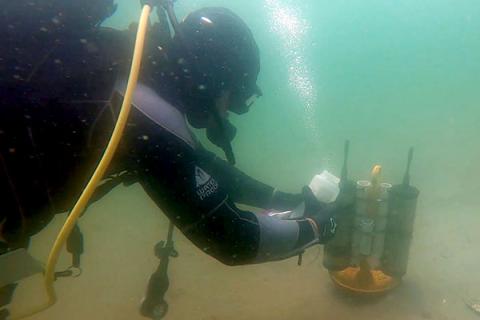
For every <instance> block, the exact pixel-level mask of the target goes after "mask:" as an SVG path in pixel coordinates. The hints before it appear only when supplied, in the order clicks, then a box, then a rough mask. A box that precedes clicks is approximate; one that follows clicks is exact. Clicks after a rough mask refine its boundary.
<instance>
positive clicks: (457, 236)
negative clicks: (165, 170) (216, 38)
mask: <svg viewBox="0 0 480 320" xmlns="http://www.w3.org/2000/svg"><path fill="white" fill-rule="evenodd" d="M117 2H118V3H119V10H118V12H117V13H116V14H115V16H113V17H112V18H111V19H109V20H108V21H107V22H106V25H110V26H114V27H118V28H124V27H126V26H128V24H129V23H131V22H133V21H136V20H137V19H138V16H139V13H140V8H139V6H138V4H137V2H136V1H131V0H122V1H117ZM203 6H225V7H228V8H231V9H232V10H234V11H235V12H236V13H237V14H239V15H240V16H241V17H242V18H243V19H244V20H245V21H246V22H247V24H248V25H249V26H250V27H251V29H252V31H253V33H254V36H255V38H256V40H257V41H258V45H259V47H260V51H261V59H262V68H261V73H260V78H259V85H260V86H261V87H262V89H263V91H264V96H263V97H262V98H261V99H260V100H259V101H258V102H257V103H256V105H255V106H254V108H253V109H252V110H251V112H250V113H248V114H246V115H244V116H241V117H239V116H234V115H232V116H231V119H232V121H233V122H234V123H235V125H236V126H237V127H238V136H237V138H236V140H235V141H234V144H233V146H234V149H235V153H236V156H237V160H238V166H239V167H240V168H241V169H243V170H244V171H246V172H247V173H249V174H250V175H252V176H254V177H256V178H258V179H260V180H262V181H265V182H267V183H269V184H272V185H274V186H276V187H279V188H281V189H284V190H287V191H298V190H300V188H301V187H302V186H303V185H305V184H307V183H308V182H309V180H310V178H311V177H312V176H313V175H314V174H315V173H318V172H319V171H321V170H322V169H328V170H331V171H333V172H334V173H336V174H339V173H340V164H341V162H342V148H343V142H344V140H345V139H350V141H351V159H350V173H351V175H352V177H354V178H358V179H359V178H368V174H369V171H370V169H371V167H372V165H373V164H376V163H378V164H381V165H382V166H383V168H384V179H385V180H387V181H390V182H393V183H398V182H400V180H401V178H402V175H403V170H404V168H405V163H406V157H407V151H408V148H409V147H410V146H413V147H414V148H415V156H414V162H413V165H412V172H411V181H412V183H413V184H414V185H416V186H417V187H418V188H419V189H420V191H421V198H420V202H419V210H418V217H417V222H416V226H415V241H414V243H413V247H412V257H411V261H410V266H409V273H408V274H407V276H406V280H405V284H404V285H403V287H401V288H400V289H398V291H397V292H396V293H393V294H392V295H391V296H389V297H388V298H386V299H385V300H381V301H380V302H378V301H377V302H375V303H373V304H367V303H366V304H363V303H356V302H352V301H351V300H350V299H347V298H344V297H343V296H338V294H337V293H335V292H334V290H332V288H331V284H330V282H329V279H328V277H327V276H326V272H325V270H324V269H322V267H321V264H320V263H319V262H318V261H317V262H315V263H313V262H312V264H309V265H307V266H306V267H304V269H303V271H302V270H300V271H299V269H298V268H297V267H296V266H295V263H294V262H292V261H288V262H283V263H274V264H268V265H264V266H251V267H241V268H233V269H232V268H227V267H223V266H220V265H218V264H216V263H214V262H211V261H210V260H211V259H210V258H208V257H204V256H202V253H200V252H197V251H195V249H192V248H191V246H189V244H188V242H187V241H186V240H185V239H183V238H179V239H180V240H179V245H180V247H181V248H183V250H184V253H185V252H186V254H184V255H183V256H182V257H181V258H180V259H179V262H177V263H176V264H174V265H173V267H174V270H173V271H172V274H173V276H172V277H173V279H172V283H173V284H172V289H171V290H172V291H171V296H169V300H170V302H171V304H172V305H171V308H172V311H171V317H169V318H168V319H208V320H213V319H320V318H321V319H333V318H336V319H467V320H468V319H478V316H476V315H475V314H474V313H473V312H470V311H469V310H467V309H466V307H465V305H464V304H463V300H464V299H465V298H466V297H476V298H480V289H479V288H480V273H479V271H478V270H479V269H480V268H479V266H480V254H479V250H478V243H479V241H480V236H479V232H478V228H479V224H480V219H479V208H480V199H479V196H478V195H479V192H480V183H479V181H480V169H479V166H480V144H479V142H478V139H479V137H480V2H479V1H477V0H455V1H453V0H450V1H447V0H423V1H419V0H408V1H406V0H404V1H389V0H383V1H380V0H376V1H375V0H350V1H344V0H336V1H331V0H330V1H324V0H305V1H293V0H291V1H286V0H259V1H255V0H248V1H245V0H243V1H241V0H235V1H233V0H229V1H226V0H225V1H193V0H179V1H178V5H177V9H178V10H177V13H178V15H179V16H180V17H181V16H184V15H185V14H186V13H187V12H188V11H190V10H193V9H196V8H200V7H203ZM133 191H134V192H132V191H130V192H127V191H125V190H123V189H122V190H116V191H115V192H114V194H113V195H112V196H110V197H109V198H107V199H106V200H104V201H103V202H102V204H99V206H100V208H102V209H106V210H100V209H98V208H97V210H98V211H99V213H98V214H99V215H100V218H93V217H92V218H89V217H87V218H85V219H86V222H85V224H86V225H87V226H90V228H91V229H89V230H90V233H92V236H93V238H94V239H95V235H97V236H98V237H99V238H100V239H97V240H99V241H100V242H98V243H99V245H98V247H96V250H101V248H104V247H102V243H103V245H105V244H104V242H101V241H102V239H103V241H112V243H114V244H118V245H121V246H124V245H125V243H123V242H121V240H117V241H118V242H115V241H113V240H110V239H121V237H122V236H124V235H125V234H127V235H130V236H132V235H135V236H133V240H132V241H133V243H135V245H133V244H132V246H131V247H129V248H130V249H129V248H127V249H125V255H127V257H124V258H122V259H120V258H118V257H117V256H118V255H119V253H115V254H112V255H111V256H108V255H109V254H106V255H107V259H106V261H107V262H104V263H107V264H108V263H110V262H111V263H114V261H117V260H116V259H117V258H118V261H119V262H118V263H122V266H123V267H124V269H125V270H124V271H125V273H122V270H119V271H116V272H118V273H119V275H118V277H123V278H122V279H124V281H126V285H125V286H127V287H128V286H130V287H131V288H130V289H131V290H130V291H127V290H125V292H124V293H119V296H121V297H122V298H127V299H131V300H127V301H126V302H125V301H117V300H115V299H113V298H112V299H111V300H107V301H106V302H105V300H101V301H103V302H102V303H99V304H95V302H94V301H95V299H93V298H92V299H93V300H92V301H90V300H89V302H88V304H87V305H92V306H93V307H92V308H94V309H95V310H97V311H96V312H98V313H95V314H97V315H98V314H102V316H101V317H100V318H98V319H137V318H138V319H140V318H139V316H138V313H137V312H136V309H135V306H136V304H137V300H136V299H137V297H139V296H141V294H142V291H143V288H144V286H145V282H146V277H147V275H148V274H149V272H151V270H152V268H153V267H154V266H155V260H154V259H153V258H152V257H151V252H150V251H149V250H150V248H151V246H152V245H153V243H154V241H156V240H155V239H158V238H159V236H160V237H161V235H162V233H161V232H158V231H156V230H158V229H161V231H162V232H163V231H164V230H165V223H166V221H165V220H161V221H160V222H158V219H159V218H158V209H156V208H155V207H154V206H153V205H152V203H151V202H150V200H148V199H147V198H146V196H145V195H144V194H143V193H142V191H141V190H139V189H138V188H135V189H134V190H133ZM125 197H126V199H128V201H129V202H128V203H127V202H125V201H127V200H124V202H125V203H124V202H122V199H124V198H125ZM132 202H134V203H136V206H135V208H132V207H131V206H132V204H131V203H132ZM118 203H121V204H122V203H123V204H124V205H126V208H125V209H120V211H119V212H118V211H115V210H119V209H118ZM139 207H140V208H143V210H144V211H145V212H148V213H149V214H151V215H146V216H145V217H144V219H145V220H144V221H142V222H133V223H132V221H138V220H135V219H133V218H132V219H131V220H130V219H129V218H124V216H127V214H128V213H127V211H128V210H127V209H132V210H135V211H141V210H140V209H139ZM114 208H117V209H114ZM95 210H96V209H95V208H93V211H95ZM109 210H110V212H109ZM100 211H101V212H100ZM113 211H115V214H117V217H119V218H118V219H120V220H119V221H123V220H122V219H125V223H132V225H130V226H129V227H128V228H126V227H125V228H126V229H124V230H123V229H122V230H123V231H122V232H124V233H123V235H120V234H117V233H114V231H112V230H114V229H113V227H112V229H108V228H107V227H100V226H103V224H102V223H107V224H108V223H109V222H108V221H110V220H111V218H112V217H111V216H110V217H108V218H107V215H108V214H110V213H112V212H113ZM101 214H104V215H105V219H104V220H102V219H103V218H102V216H101ZM156 214H157V215H156ZM97 217H98V216H97ZM88 219H100V220H99V221H100V222H98V221H97V222H95V220H88ZM109 219H110V220H109ZM136 219H138V217H137V218H136ZM160 219H164V218H163V217H161V218H160ZM148 221H156V222H155V223H154V222H152V223H153V226H155V230H154V229H153V228H152V224H149V223H148ZM156 223H158V224H160V227H158V228H157V224H156ZM116 224H117V225H116V226H117V227H120V228H121V226H123V225H121V224H120V223H119V222H118V221H117V222H116ZM102 228H105V229H102ZM87 230H88V228H87ZM146 230H148V231H146ZM87 232H88V231H87ZM109 232H110V233H109ZM142 233H143V234H144V235H147V234H148V235H149V241H147V240H146V239H145V238H143V237H141V236H140V235H142ZM104 234H109V235H110V236H109V237H106V238H105V239H104V238H102V236H103V235H104ZM139 234H140V235H139ZM179 237H180V236H179ZM106 239H108V240H106ZM93 242H94V241H93V240H92V243H93ZM129 244H130V242H129ZM112 245H113V244H112ZM133 248H135V250H134V249H133ZM104 250H105V251H104V252H106V249H105V248H104ZM129 250H130V251H129ZM138 250H141V253H142V254H139V253H138ZM311 251H313V252H310V253H309V256H307V260H308V259H309V260H308V261H310V260H311V261H315V260H314V258H315V254H316V250H311ZM92 254H93V253H92ZM134 254H136V255H134ZM128 255H131V257H135V258H131V259H129V258H128ZM102 259H105V257H103V258H102ZM142 259H143V260H142ZM145 259H147V260H148V261H147V262H145V261H144V260H145ZM182 259H183V260H182ZM133 260H135V261H142V262H137V265H131V262H132V261H133ZM181 261H183V262H181ZM95 263H96V262H92V265H95ZM138 263H139V264H140V265H141V266H138ZM105 268H107V267H105ZM175 268H176V269H175ZM107 269H108V268H107ZM138 270H141V271H142V272H143V273H141V274H140V273H139V271H138ZM178 270H181V271H178ZM127 271H128V272H130V273H128V272H127ZM92 272H93V271H92ZM97 272H99V274H102V272H104V273H105V274H107V273H108V270H106V271H105V270H103V269H99V271H97ZM131 274H134V275H135V276H130V275H131ZM110 276H111V277H112V278H113V279H110V278H108V279H110V280H109V281H108V282H106V283H105V282H104V283H102V282H99V284H98V288H97V289H96V290H104V291H102V294H103V295H107V296H108V295H111V294H112V292H110V291H108V290H107V289H105V286H107V287H108V286H115V285H114V283H115V280H114V278H115V277H116V276H113V275H110ZM86 277H87V278H86V279H89V280H88V281H90V282H88V281H87V280H85V278H84V280H83V281H87V283H84V284H83V285H82V288H84V289H85V290H87V289H88V288H91V286H93V287H94V288H96V287H95V285H94V284H93V283H92V282H95V281H96V280H94V279H96V276H93V275H91V276H90V278H89V275H88V273H87V275H86ZM133 279H135V281H133ZM139 282H140V283H139ZM219 282H223V286H222V285H221V284H219ZM262 284H263V285H262ZM65 286H66V285H65ZM72 286H75V285H74V284H72ZM252 287H253V288H254V290H252ZM100 288H103V289H100ZM132 288H134V289H132ZM212 288H214V289H212ZM326 288H327V289H326ZM71 290H74V289H71ZM115 290H120V291H121V290H122V289H121V288H117V289H113V290H112V291H115ZM132 290H134V291H132ZM253 291H255V292H253ZM121 292H123V291H121ZM100 296H102V295H99V297H97V299H102V298H100ZM75 297H77V298H75ZM70 299H71V300H68V298H64V299H63V300H64V302H63V303H64V307H63V308H64V309H61V310H63V311H64V310H65V309H68V308H69V307H71V308H75V307H73V306H72V305H70V304H68V303H67V304H66V305H65V300H68V301H72V300H75V299H78V296H75V295H73V294H72V296H71V297H70ZM84 299H87V300H88V297H85V298H84ZM120 304H121V305H125V308H127V309H125V310H127V311H119V310H124V309H122V308H123V307H122V306H119V305H120ZM127 306H133V307H127ZM70 310H71V309H70ZM75 310H76V309H75ZM100 310H101V311H100ZM63 311H59V310H57V311H56V312H58V314H63V313H62V312H63ZM65 312H66V311H65ZM78 312H79V315H78V317H77V318H75V317H74V318H75V319H82V318H85V319H86V317H87V316H86V315H85V316H81V314H82V311H81V310H80V309H79V310H78ZM85 312H86V311H85ZM129 312H130V313H129ZM54 314H55V315H56V316H54V317H53V318H55V319H61V316H59V315H58V314H57V313H54ZM85 314H89V313H88V312H87V313H85ZM90 315H91V314H90ZM40 318H41V317H40ZM40 318H39V319H40ZM47 318H48V317H47ZM47 318H45V319H47ZM41 319H43V318H41ZM50 319H52V318H50ZM64 319H66V318H64Z"/></svg>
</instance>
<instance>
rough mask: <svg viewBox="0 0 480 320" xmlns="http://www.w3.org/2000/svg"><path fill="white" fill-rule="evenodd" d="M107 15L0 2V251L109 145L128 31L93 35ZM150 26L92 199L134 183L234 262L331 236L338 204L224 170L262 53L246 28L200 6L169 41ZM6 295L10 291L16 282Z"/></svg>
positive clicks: (47, 0)
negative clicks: (120, 129)
mask: <svg viewBox="0 0 480 320" xmlns="http://www.w3.org/2000/svg"><path fill="white" fill-rule="evenodd" d="M115 9H116V6H115V4H114V3H113V0H88V1H85V0H75V1H74V0H61V1H54V0H28V1H26V0H17V1H11V2H8V3H5V4H3V6H2V9H1V12H0V30H3V31H4V35H3V36H2V40H1V42H2V43H1V46H0V47H1V48H0V194H1V195H2V196H1V199H2V201H1V208H0V254H1V253H6V252H9V251H11V250H13V249H16V248H27V247H28V244H29V241H30V237H31V236H32V235H34V234H36V233H37V232H39V231H40V230H42V229H43V228H44V227H45V226H46V225H47V224H48V223H49V221H50V220H51V219H52V217H53V216H54V215H55V214H57V213H61V212H66V211H68V210H69V209H71V207H72V205H73V204H74V201H75V200H76V199H77V198H78V196H79V195H80V193H81V191H82V189H83V188H84V186H85V184H86V182H87V179H88V178H89V177H90V176H91V174H92V172H93V170H94V168H95V165H96V163H97V162H98V159H99V158H100V157H101V155H102V152H103V151H104V149H105V147H106V144H107V142H108V139H109V137H110V135H111V132H112V129H113V126H114V124H115V121H116V116H117V115H118V111H119V106H120V103H121V101H122V99H123V96H124V93H125V87H126V80H127V76H128V67H129V64H130V62H131V60H130V54H131V50H132V46H133V45H132V44H133V40H134V39H133V36H134V32H133V31H134V29H135V26H132V27H131V28H129V30H123V31H120V30H114V29H110V28H105V27H101V26H100V25H101V23H102V22H103V21H104V20H105V19H106V18H107V17H109V16H111V15H112V14H113V13H114V12H115ZM158 13H159V15H161V14H162V13H161V9H160V8H158ZM149 28H150V31H149V36H148V39H147V43H146V52H145V55H144V56H145V57H144V61H143V66H142V70H141V75H140V79H139V83H138V85H137V89H136V91H135V94H134V98H133V107H134V108H133V109H132V112H131V114H130V118H129V122H128V125H127V128H126V131H125V133H124V135H123V137H122V142H121V145H120V146H119V149H118V150H117V153H116V155H115V158H114V160H113V162H112V164H111V165H110V168H109V172H108V176H107V177H106V179H105V180H104V183H103V184H102V185H100V186H99V187H98V194H97V195H96V196H94V199H93V200H92V201H95V200H98V199H99V198H100V197H101V196H102V195H104V194H105V193H107V192H108V191H109V190H111V189H112V188H113V187H114V186H116V185H118V184H119V183H125V184H131V183H134V182H138V183H140V184H141V185H142V187H143V188H144V190H145V191H146V192H147V194H148V195H149V196H150V197H151V198H152V199H153V201H154V202H155V203H156V204H157V205H158V207H159V208H160V209H161V210H162V211H163V212H164V213H165V214H166V215H167V216H168V218H169V219H170V221H172V222H173V223H174V225H175V226H176V227H177V228H178V229H179V230H181V232H182V233H183V234H184V235H185V236H186V237H187V238H188V239H189V240H190V241H191V242H192V243H193V244H195V245H196V246H197V247H198V248H199V249H201V250H203V251H204V252H205V253H207V254H209V255H210V256H212V257H214V258H215V259H217V260H219V261H221V262H222V263H224V264H226V265H232V266H233V265H243V264H254V263H262V262H267V261H273V260H279V259H286V258H289V257H292V256H295V255H298V254H299V253H301V252H303V250H304V249H306V248H307V247H310V246H312V245H314V244H318V243H320V244H323V243H326V242H327V241H328V240H329V239H331V238H332V237H333V235H334V233H335V226H336V224H335V220H334V218H333V215H334V213H335V212H336V211H337V210H338V206H337V205H336V203H333V204H325V203H321V202H319V201H317V200H316V199H315V197H314V195H313V193H312V191H311V190H310V189H309V188H308V187H305V188H303V190H301V191H300V192H299V193H298V194H289V193H285V192H281V191H279V190H277V189H275V188H273V187H271V186H269V185H267V184H264V183H262V182H259V181H257V180H255V179H253V178H252V177H249V176H248V175H247V174H245V173H243V172H242V171H240V170H239V169H237V168H236V167H235V166H234V163H235V157H234V154H233V151H232V147H231V141H232V140H233V138H234V136H235V131H236V130H235V127H234V126H233V125H232V124H231V123H230V122H229V120H228V113H229V112H234V113H237V114H243V113H246V112H247V111H248V110H249V108H250V107H251V106H252V104H253V102H254V101H255V99H256V98H258V97H260V96H261V94H262V93H261V90H260V89H259V87H258V86H257V84H256V81H257V76H258V73H259V71H260V56H259V49H258V47H257V44H256V42H255V40H254V37H253V35H252V32H251V31H250V29H249V28H248V26H247V25H246V24H245V22H244V21H243V20H242V19H241V18H240V17H238V16H237V15H236V14H234V13H233V12H231V11H230V10H228V9H225V8H204V9H200V10H196V11H194V12H192V13H190V14H189V15H188V16H187V17H186V18H185V19H184V20H183V21H182V22H180V23H178V26H177V28H176V29H178V30H177V31H176V32H175V34H174V35H173V36H170V31H169V30H170V28H169V26H168V25H166V26H165V24H163V23H162V22H159V23H156V24H153V25H151V26H150V27H149ZM189 126H193V127H195V128H199V129H205V130H206V134H207V137H208V139H209V140H210V141H211V142H212V143H214V144H215V145H217V146H218V147H219V148H221V149H222V150H223V151H224V152H225V155H226V159H227V160H228V161H225V160H223V159H221V158H220V157H218V156H216V155H215V154H214V153H212V152H210V151H207V150H206V149H205V148H204V147H203V146H202V145H201V144H200V142H199V141H198V140H197V139H196V137H195V136H194V134H193V132H192V130H191V129H190V127H189ZM337 202H338V201H337ZM301 203H304V208H305V209H304V212H303V214H302V216H301V217H299V218H295V219H278V218H276V217H273V216H269V215H264V214H257V213H254V212H250V211H246V210H241V209H239V208H238V207H237V206H236V204H246V205H249V206H253V207H257V208H262V209H269V210H272V209H273V210H277V211H280V212H281V211H289V210H293V209H294V208H297V207H298V206H299V204H301ZM7 287H8V288H7ZM7 287H4V288H3V289H4V290H3V291H4V294H5V291H8V294H5V295H10V296H11V293H12V292H13V288H14V286H7ZM7 289H8V290H7ZM4 300H8V299H4ZM0 301H1V299H0ZM4 304H6V303H5V301H4ZM1 305H2V304H1V303H0V307H1ZM0 318H1V317H0Z"/></svg>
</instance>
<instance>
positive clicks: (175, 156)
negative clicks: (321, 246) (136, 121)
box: [136, 131, 322, 265]
mask: <svg viewBox="0 0 480 320" xmlns="http://www.w3.org/2000/svg"><path fill="white" fill-rule="evenodd" d="M147 134H148V137H149V139H148V140H142V139H139V140H138V143H137V144H136V148H137V157H136V163H137V165H138V166H137V171H138V175H139V179H140V182H141V184H142V185H143V187H144V189H145V190H146V191H147V193H148V194H149V195H150V197H151V198H152V199H153V200H154V201H155V202H156V203H157V204H158V205H159V207H161V208H162V209H163V210H164V211H165V213H166V214H167V215H168V216H169V217H170V219H171V220H172V222H173V223H174V224H175V225H176V226H177V227H178V228H179V229H180V230H181V231H182V232H183V233H184V234H185V235H186V236H187V237H188V238H189V239H190V240H191V241H192V242H193V243H194V244H195V245H196V246H197V247H198V248H200V249H201V250H203V251H205V252H206V253H207V254H209V255H211V256H213V257H214V258H216V259H218V260H219V261H221V262H223V263H224V264H227V265H241V264H253V263H260V262H266V261H272V260H278V259H284V258H288V257H290V256H294V255H296V254H297V253H298V252H300V251H302V250H303V249H304V248H306V247H308V246H310V245H313V244H315V243H319V242H321V241H322V237H321V236H319V233H318V232H317V229H318V226H317V225H315V223H314V222H313V221H312V220H307V219H302V220H279V219H277V218H274V217H269V216H266V215H257V214H255V213H253V212H249V211H244V210H240V209H238V208H237V207H236V206H235V204H234V203H233V201H232V198H231V195H230V194H229V192H228V190H230V189H229V188H225V186H224V185H223V184H222V183H221V180H222V179H221V178H220V177H219V176H217V175H216V174H215V173H213V172H212V171H210V170H209V169H207V167H206V165H205V162H204V161H203V159H202V158H201V157H198V155H197V153H196V151H195V150H193V149H192V148H191V147H190V146H188V145H186V144H185V143H184V142H183V141H179V139H178V138H176V137H175V136H173V135H169V134H168V133H166V132H164V131H163V133H161V134H159V135H157V134H156V133H147ZM155 141H168V142H167V143H163V144H161V143H159V144H157V143H155Z"/></svg>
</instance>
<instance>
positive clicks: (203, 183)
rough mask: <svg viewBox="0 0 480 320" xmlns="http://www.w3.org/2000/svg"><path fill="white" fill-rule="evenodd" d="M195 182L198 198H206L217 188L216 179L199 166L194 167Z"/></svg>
mask: <svg viewBox="0 0 480 320" xmlns="http://www.w3.org/2000/svg"><path fill="white" fill-rule="evenodd" d="M195 182H196V184H197V195H198V196H199V198H200V200H204V199H205V198H208V197H209V196H210V195H212V194H214V193H215V191H217V189H218V183H217V181H215V179H213V178H212V177H211V176H210V175H209V174H208V173H206V172H205V171H203V170H202V169H200V168H199V167H195Z"/></svg>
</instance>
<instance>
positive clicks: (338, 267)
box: [323, 141, 420, 294]
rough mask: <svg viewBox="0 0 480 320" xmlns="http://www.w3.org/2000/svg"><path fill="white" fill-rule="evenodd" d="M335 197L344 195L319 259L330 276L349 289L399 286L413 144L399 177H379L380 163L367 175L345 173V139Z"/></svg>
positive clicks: (411, 217) (413, 193)
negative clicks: (395, 180)
mask: <svg viewBox="0 0 480 320" xmlns="http://www.w3.org/2000/svg"><path fill="white" fill-rule="evenodd" d="M344 153H345V156H344V163H343V169H342V174H341V181H340V193H341V195H342V197H339V199H338V201H345V203H348V204H349V205H347V206H345V207H344V209H343V211H342V212H339V213H338V214H337V217H336V219H337V232H336V235H335V237H334V238H333V239H332V240H331V241H330V242H328V243H327V244H326V245H325V246H324V258H323V265H324V267H325V268H327V269H328V271H329V273H330V277H331V278H332V280H333V282H334V283H335V284H336V285H337V286H338V287H340V288H343V289H346V290H347V291H350V292H354V293H362V294H379V293H382V292H386V291H388V290H391V289H393V288H395V287H396V286H398V284H399V283H400V282H401V279H402V277H403V276H404V275H405V273H406V271H407V265H408V257H409V252H410V244H411V240H412V235H413V224H414V221H415V213H416V204H417V200H418V196H419V193H420V192H419V190H418V189H417V188H415V187H414V186H411V185H410V165H411V162H412V158H413V148H410V150H409V153H408V161H407V169H406V172H405V176H404V179H403V182H402V183H401V184H398V185H394V186H393V185H392V184H390V183H385V182H381V170H382V168H381V167H380V166H379V165H375V166H374V167H373V170H372V173H371V179H370V180H359V181H357V182H353V181H352V180H349V179H348V175H347V161H348V153H349V142H348V141H346V143H345V150H344Z"/></svg>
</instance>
